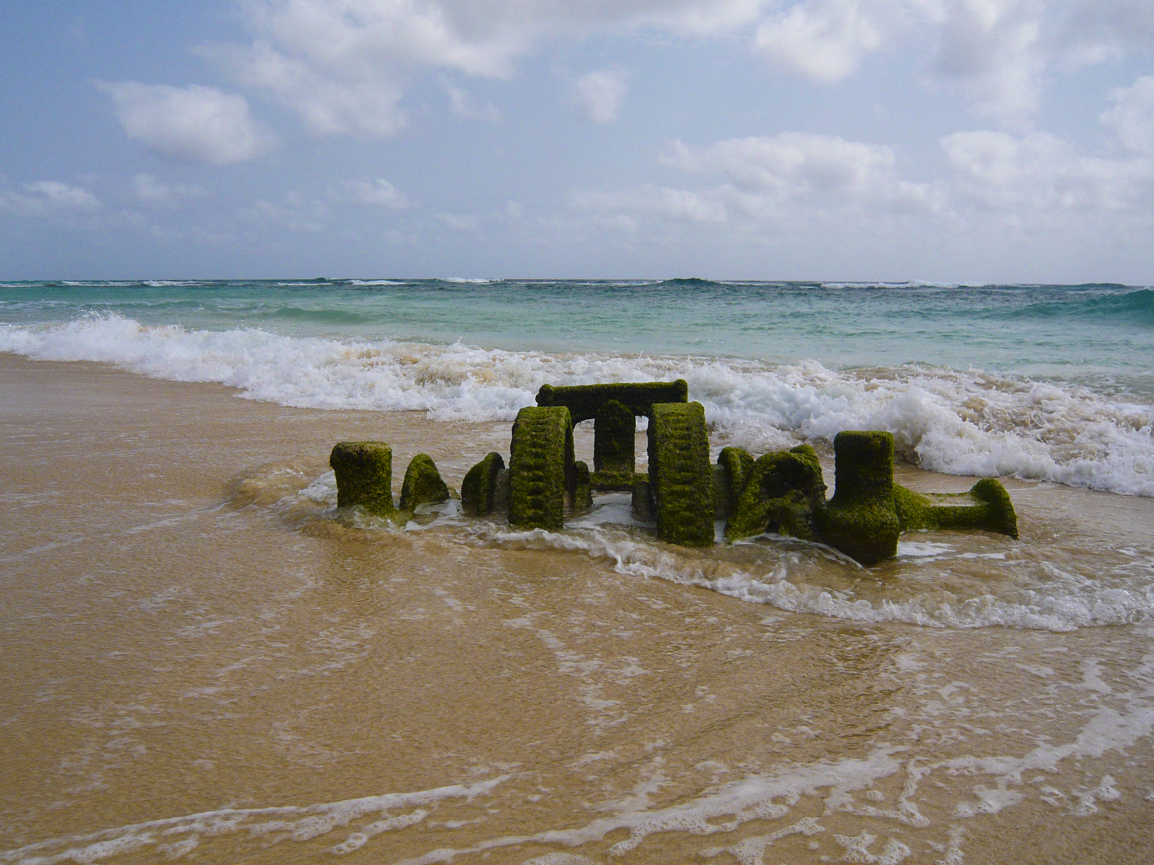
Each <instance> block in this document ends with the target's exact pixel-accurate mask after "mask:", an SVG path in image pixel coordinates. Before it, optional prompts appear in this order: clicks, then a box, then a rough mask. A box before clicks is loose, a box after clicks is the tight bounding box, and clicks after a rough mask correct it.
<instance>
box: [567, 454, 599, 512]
mask: <svg viewBox="0 0 1154 865" xmlns="http://www.w3.org/2000/svg"><path fill="white" fill-rule="evenodd" d="M569 499H570V507H572V508H573V510H575V511H584V510H588V509H589V508H591V507H593V486H592V483H591V475H590V473H589V466H588V465H587V464H586V463H585V461H584V460H577V461H576V462H574V463H573V480H572V486H571V488H570V490H569Z"/></svg>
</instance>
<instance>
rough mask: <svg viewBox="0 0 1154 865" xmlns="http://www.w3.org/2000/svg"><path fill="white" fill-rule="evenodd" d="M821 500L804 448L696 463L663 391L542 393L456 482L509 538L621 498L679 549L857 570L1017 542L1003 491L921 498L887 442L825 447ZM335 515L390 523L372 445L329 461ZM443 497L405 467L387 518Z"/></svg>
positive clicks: (385, 480)
mask: <svg viewBox="0 0 1154 865" xmlns="http://www.w3.org/2000/svg"><path fill="white" fill-rule="evenodd" d="M638 416H645V417H647V418H648V419H649V427H648V452H649V468H648V471H647V472H637V471H636V454H635V452H634V450H635V446H634V442H635V434H636V427H637V417H638ZM584 420H592V421H593V422H594V433H593V436H594V439H593V470H592V471H590V470H589V467H588V466H587V465H586V464H585V463H584V462H583V461H581V460H577V459H575V458H574V455H573V425H574V424H577V423H580V422H581V421H584ZM833 445H834V474H835V477H834V480H835V485H834V495H833V497H832V498H830V499H827V498H826V485H825V481H824V479H823V477H822V469H821V464H820V463H819V462H818V458H817V453H816V452H815V451H814V449H813V448H812V447H810V446H809V445H799V446H798V447H795V448H792V449H791V450H788V451H779V452H774V453H767V454H765V455H763V456H761V457H759V458H757V459H754V457H753V456H752V455H751V454H749V453H748V452H746V451H745V450H743V449H741V448H735V447H727V448H723V449H722V450H721V453H720V454H719V455H718V459H717V463H716V464H711V463H710V459H709V439H708V437H707V435H706V429H705V411H704V409H703V408H702V405H701V403H697V402H689V388H688V385H687V384H686V382H685V381H684V380H682V379H679V380H677V381H674V382H631V383H616V384H594V385H579V386H574V387H553V386H551V385H544V386H542V387H541V389H540V391H538V393H537V405H535V406H528V407H526V408H523V409H521V411H520V412H519V413H518V414H517V419H516V420H515V421H514V423H513V439H512V444H511V446H510V454H509V463H508V466H506V464H505V461H504V459H503V458H502V457H501V455H500V454H499V453H495V452H494V453H490V454H488V455H487V456H485V457H484V458H483V459H482V460H481V461H480V462H479V463H477V464H476V465H475V466H473V467H472V468H471V469H470V470H469V472H468V473H467V474H466V475H465V479H464V482H463V484H462V486H461V507H462V510H463V511H464V512H465V514H467V515H469V516H486V515H491V514H507V515H508V519H509V523H510V524H511V525H514V526H518V527H522V528H541V529H549V530H554V531H555V530H558V529H561V528H562V527H563V526H564V525H565V514H566V513H573V512H575V511H576V512H579V511H581V510H584V509H586V508H589V507H590V506H591V505H592V502H593V492H594V491H607V490H617V491H630V492H631V493H632V503H633V513H634V515H635V516H636V517H637V518H639V519H641V520H646V521H652V522H655V523H656V524H657V537H658V539H659V540H662V541H665V542H667V543H671V544H680V545H682V546H687V547H706V546H709V545H711V544H713V543H714V541H715V530H714V525H715V522H716V521H724V523H725V538H726V540H728V541H734V540H739V539H741V538H747V537H751V536H753V535H759V534H762V533H764V532H777V533H779V534H783V535H790V536H792V537H796V538H801V539H803V540H809V541H816V542H820V543H824V544H828V545H829V546H832V547H834V548H836V549H838V550H840V551H841V552H843V553H845V554H846V555H848V556H851V557H852V558H853V559H855V560H857V561H858V562H860V563H861V564H863V565H873V564H877V563H878V562H881V561H884V560H885V559H889V558H892V557H893V556H895V555H896V554H897V545H898V535H900V534H901V533H902V532H906V531H917V530H920V529H976V530H984V531H988V532H997V533H1000V534H1004V535H1009V536H1011V537H1013V538H1016V537H1017V536H1018V523H1017V517H1016V515H1015V513H1014V506H1013V503H1012V502H1011V501H1010V497H1009V495H1008V494H1007V492H1006V489H1005V487H1003V486H1002V484H1001V483H1000V482H998V481H996V480H993V479H989V478H987V479H984V480H981V481H978V482H977V483H976V484H975V485H974V486H973V488H972V489H971V490H970V491H969V492H968V493H961V494H953V495H934V496H927V495H923V494H921V493H916V492H914V491H913V490H909V489H906V488H905V487H903V486H901V485H900V484H896V483H894V440H893V436H892V435H891V434H890V433H888V432H862V431H850V432H842V433H839V434H838V435H837V436H836V437H835V438H834V443H833ZM329 462H330V464H331V465H332V467H333V470H334V472H335V473H336V479H337V504H338V506H339V507H347V506H354V505H359V506H361V507H363V508H365V509H366V510H367V511H369V512H371V513H374V514H377V515H379V516H386V517H387V516H392V515H394V514H395V513H397V511H398V509H397V508H395V507H394V505H393V495H392V450H391V449H390V448H389V446H388V445H387V444H384V443H383V442H341V443H340V444H338V445H337V446H336V447H334V448H333V451H332V455H331V457H330V460H329ZM449 497H450V490H449V488H448V487H447V486H446V484H445V482H444V481H443V480H442V479H441V476H440V473H439V472H438V471H437V467H436V466H435V465H434V464H433V461H432V459H430V458H429V457H428V456H426V455H425V454H418V455H417V456H415V457H414V458H413V460H412V462H411V463H410V464H409V468H408V470H407V471H406V472H405V480H404V484H403V487H402V491H401V501H400V506H399V510H400V511H401V512H411V511H412V510H413V509H415V508H416V507H417V506H419V505H421V504H424V503H427V502H443V501H446V500H448V499H449Z"/></svg>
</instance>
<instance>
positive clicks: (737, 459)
mask: <svg viewBox="0 0 1154 865" xmlns="http://www.w3.org/2000/svg"><path fill="white" fill-rule="evenodd" d="M753 462H754V460H753V457H752V456H751V455H750V453H749V451H747V450H746V449H745V448H736V447H724V448H722V449H721V453H719V454H718V455H717V467H718V468H719V469H720V470H721V471H720V474H721V476H722V477H721V481H722V487H723V489H722V491H721V492H723V493H724V499H725V500H724V503H723V504H724V512H725V516H729V515H730V514H732V513H733V512H734V511H735V510H737V500H738V499H739V498H740V497H741V491H742V490H744V489H745V481H746V478H748V477H749V473H750V472H751V471H753ZM716 510H718V509H717V508H715V511H716Z"/></svg>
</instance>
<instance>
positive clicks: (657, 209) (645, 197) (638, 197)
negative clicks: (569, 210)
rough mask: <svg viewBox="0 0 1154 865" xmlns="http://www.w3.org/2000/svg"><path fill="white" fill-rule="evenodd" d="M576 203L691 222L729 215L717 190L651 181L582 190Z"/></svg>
mask: <svg viewBox="0 0 1154 865" xmlns="http://www.w3.org/2000/svg"><path fill="white" fill-rule="evenodd" d="M573 203H574V205H575V206H577V207H578V208H580V209H582V210H588V211H593V212H595V213H611V214H620V213H622V212H625V213H633V214H647V215H656V216H659V217H669V218H672V219H675V220H678V221H681V222H691V223H721V222H725V221H726V219H727V218H728V213H727V211H726V207H725V204H724V202H722V201H721V200H720V196H718V195H717V194H716V193H713V192H710V193H706V194H701V193H697V192H692V191H689V190H686V189H670V188H669V187H665V186H653V185H650V184H646V185H644V186H639V187H636V188H633V189H623V190H618V191H612V192H593V191H581V192H577V193H575V194H574V196H573ZM629 225H631V226H635V223H632V222H630V223H629Z"/></svg>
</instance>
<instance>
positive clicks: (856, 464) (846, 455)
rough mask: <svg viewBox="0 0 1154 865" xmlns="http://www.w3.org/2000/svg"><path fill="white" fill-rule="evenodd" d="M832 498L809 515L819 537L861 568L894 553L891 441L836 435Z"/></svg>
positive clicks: (879, 435) (883, 436) (884, 436)
mask: <svg viewBox="0 0 1154 865" xmlns="http://www.w3.org/2000/svg"><path fill="white" fill-rule="evenodd" d="M833 449H834V494H833V498H832V499H830V500H829V501H828V502H827V503H825V505H824V506H823V507H820V508H818V509H817V511H816V513H815V514H814V516H815V517H816V520H815V522H816V524H817V528H818V530H819V531H820V532H821V536H822V539H823V540H824V541H825V542H826V543H828V544H829V545H830V546H832V547H835V548H837V549H839V550H841V551H842V552H843V553H845V554H846V555H848V556H850V557H851V558H853V559H856V560H857V561H859V562H861V563H862V564H863V565H875V564H877V563H878V562H881V561H884V560H885V559H891V558H893V557H894V556H895V555H897V551H898V535H899V534H900V533H901V523H900V521H899V520H898V514H897V510H896V508H895V507H894V495H893V491H894V437H893V436H892V435H891V434H890V433H888V432H857V431H854V432H840V433H838V434H837V436H835V437H834V440H833Z"/></svg>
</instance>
